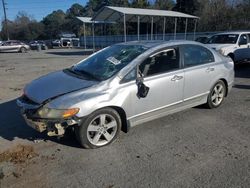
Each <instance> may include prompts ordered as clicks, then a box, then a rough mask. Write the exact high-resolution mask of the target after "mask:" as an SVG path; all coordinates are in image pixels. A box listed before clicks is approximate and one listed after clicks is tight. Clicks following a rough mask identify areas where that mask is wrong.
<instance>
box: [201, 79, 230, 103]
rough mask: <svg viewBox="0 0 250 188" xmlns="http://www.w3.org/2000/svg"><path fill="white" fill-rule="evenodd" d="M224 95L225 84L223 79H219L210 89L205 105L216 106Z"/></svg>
mask: <svg viewBox="0 0 250 188" xmlns="http://www.w3.org/2000/svg"><path fill="white" fill-rule="evenodd" d="M225 96H226V86H225V84H224V82H223V81H221V80H219V81H218V82H217V83H216V84H215V85H214V86H213V87H212V89H211V91H210V93H209V95H208V99H207V104H206V105H207V107H208V108H217V107H219V106H220V105H221V104H222V102H223V100H224V98H225Z"/></svg>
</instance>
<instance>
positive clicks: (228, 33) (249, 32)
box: [214, 31, 250, 35]
mask: <svg viewBox="0 0 250 188" xmlns="http://www.w3.org/2000/svg"><path fill="white" fill-rule="evenodd" d="M244 33H247V34H250V31H231V32H229V31H228V32H223V33H217V34H214V35H230V34H231V35H239V34H244Z"/></svg>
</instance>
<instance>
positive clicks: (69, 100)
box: [25, 41, 234, 126]
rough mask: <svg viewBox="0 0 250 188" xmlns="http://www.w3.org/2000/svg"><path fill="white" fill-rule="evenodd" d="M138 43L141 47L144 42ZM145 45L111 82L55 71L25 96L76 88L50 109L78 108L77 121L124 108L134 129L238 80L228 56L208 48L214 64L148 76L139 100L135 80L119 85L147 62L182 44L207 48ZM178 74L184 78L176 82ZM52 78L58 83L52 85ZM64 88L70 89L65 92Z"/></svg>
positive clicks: (197, 102) (51, 103) (175, 43)
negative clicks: (101, 111) (106, 109)
mask: <svg viewBox="0 0 250 188" xmlns="http://www.w3.org/2000/svg"><path fill="white" fill-rule="evenodd" d="M131 43H133V42H129V43H125V44H124V45H126V44H131ZM137 43H139V44H140V42H137ZM143 44H144V45H149V46H150V45H151V47H150V49H149V50H147V51H146V52H144V53H143V54H141V55H139V56H138V57H137V58H136V59H134V60H133V61H132V62H131V63H130V64H128V65H127V66H126V67H124V68H123V69H122V70H121V71H119V72H118V73H117V74H116V75H114V76H113V77H112V78H110V79H108V80H105V81H102V82H96V83H94V82H87V83H85V80H84V81H80V80H77V78H73V77H72V78H68V75H67V76H65V75H63V74H62V73H61V72H57V73H52V74H50V75H47V76H44V77H42V78H40V80H39V79H38V80H37V81H34V82H33V83H32V84H31V85H28V86H27V88H26V89H25V91H26V92H27V96H28V97H31V99H33V100H35V101H38V102H41V101H43V100H44V99H45V98H49V97H51V96H53V95H56V94H58V93H63V92H65V91H66V90H67V91H69V90H72V88H73V89H75V88H77V90H76V91H72V92H70V93H66V94H64V95H61V96H60V97H56V98H54V99H53V100H51V101H49V102H48V103H47V104H46V106H47V107H49V108H56V109H68V108H75V107H77V108H80V111H79V112H78V114H77V117H80V118H81V117H85V116H88V115H89V114H91V113H92V112H94V111H96V110H98V109H100V108H104V107H118V108H121V109H123V110H124V112H125V113H126V118H127V121H129V123H130V125H131V126H134V125H137V124H141V123H143V122H146V121H149V120H153V119H156V118H159V117H162V116H165V115H167V114H171V113H174V112H178V111H181V110H184V109H186V108H190V107H194V106H197V105H200V104H204V103H206V102H207V96H208V94H209V92H210V89H211V88H212V86H213V85H214V84H215V83H216V82H217V81H218V80H220V79H224V80H225V81H226V82H227V83H228V88H229V90H230V88H231V87H232V84H233V81H234V65H233V62H230V61H231V60H230V59H229V58H225V57H223V56H221V55H219V54H218V53H217V52H215V51H213V50H210V51H211V52H212V53H213V55H214V58H215V61H214V62H212V63H208V64H204V65H200V66H194V67H190V68H182V69H178V70H175V71H171V72H166V73H163V74H159V75H154V76H150V77H146V78H144V84H145V85H146V86H148V87H149V88H150V90H149V93H148V96H147V97H146V98H140V99H139V98H138V97H137V95H136V94H137V90H138V89H137V85H136V81H135V80H133V81H130V82H127V83H121V80H122V78H123V77H124V76H125V75H126V74H127V73H129V71H131V70H132V69H133V68H135V67H136V66H137V65H138V64H140V63H141V62H142V61H143V60H144V59H145V58H147V57H148V56H150V55H151V54H152V53H154V52H157V51H159V50H162V49H164V48H168V47H172V46H179V45H183V44H194V45H200V46H203V47H205V48H207V47H206V46H204V45H201V44H200V43H197V42H191V41H172V42H162V41H161V42H154V43H145V42H144V43H143ZM207 49H209V48H207ZM176 76H177V77H178V78H180V79H178V80H175V79H174V78H175V77H176ZM66 77H67V78H66ZM53 79H55V80H57V81H53ZM58 79H59V80H58ZM65 80H66V82H65ZM42 82H44V83H43V84H42V88H43V89H40V88H36V86H32V85H33V84H34V85H37V86H38V87H39V86H40V87H41V84H38V83H42ZM46 82H50V84H49V85H46ZM61 82H65V84H63V86H62V85H60V83H61ZM73 85H74V86H73ZM57 87H58V88H57ZM62 87H66V89H65V88H62ZM59 90H60V91H59Z"/></svg>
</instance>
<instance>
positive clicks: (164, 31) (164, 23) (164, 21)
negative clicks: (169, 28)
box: [162, 17, 166, 40]
mask: <svg viewBox="0 0 250 188" xmlns="http://www.w3.org/2000/svg"><path fill="white" fill-rule="evenodd" d="M165 33H166V17H164V20H163V37H162V39H163V40H165Z"/></svg>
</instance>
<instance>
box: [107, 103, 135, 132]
mask: <svg viewBox="0 0 250 188" xmlns="http://www.w3.org/2000/svg"><path fill="white" fill-rule="evenodd" d="M104 108H112V109H114V110H115V111H117V113H118V114H119V116H120V118H121V121H122V127H121V130H122V131H123V132H125V133H127V132H128V131H129V128H130V126H129V123H128V121H127V115H126V112H125V111H124V109H123V108H121V107H119V106H106V107H104Z"/></svg>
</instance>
